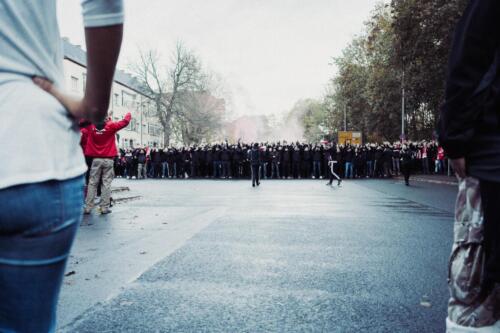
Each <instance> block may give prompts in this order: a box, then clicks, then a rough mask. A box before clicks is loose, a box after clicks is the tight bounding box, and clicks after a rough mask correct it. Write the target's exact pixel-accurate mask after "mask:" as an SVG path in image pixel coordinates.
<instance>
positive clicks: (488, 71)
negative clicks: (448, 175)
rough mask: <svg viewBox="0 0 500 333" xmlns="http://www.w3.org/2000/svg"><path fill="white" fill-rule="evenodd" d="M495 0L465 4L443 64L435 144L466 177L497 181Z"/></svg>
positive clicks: (499, 52) (499, 6)
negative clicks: (460, 162) (462, 161)
mask: <svg viewBox="0 0 500 333" xmlns="http://www.w3.org/2000/svg"><path fill="white" fill-rule="evenodd" d="M499 18H500V1H498V0H474V1H470V3H469V5H468V7H467V9H466V10H465V13H464V15H463V17H462V19H461V20H460V22H459V23H458V26H457V29H456V31H455V37H454V40H453V46H452V51H451V55H450V60H449V69H448V72H449V73H448V78H447V87H446V96H445V103H444V105H443V107H442V109H441V118H440V124H439V130H438V131H439V141H440V143H441V144H442V145H443V147H444V149H445V151H446V153H447V155H448V156H449V157H450V158H460V157H465V158H466V159H467V166H468V168H469V172H470V174H471V175H472V176H475V177H478V178H480V179H489V180H493V181H494V180H497V181H499V180H500V131H499V124H500V122H499V119H498V112H497V110H498V109H499V106H500V103H499V98H498V92H499V91H500V74H499V64H500V43H499V42H500V19H499Z"/></svg>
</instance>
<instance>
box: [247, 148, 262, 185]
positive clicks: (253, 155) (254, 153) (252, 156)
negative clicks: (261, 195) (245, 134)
mask: <svg viewBox="0 0 500 333" xmlns="http://www.w3.org/2000/svg"><path fill="white" fill-rule="evenodd" d="M248 155H249V156H248V159H249V160H250V165H251V167H252V187H255V185H257V186H259V185H260V160H261V157H260V155H261V152H260V149H259V144H258V143H254V145H253V147H252V149H250V150H249V152H248Z"/></svg>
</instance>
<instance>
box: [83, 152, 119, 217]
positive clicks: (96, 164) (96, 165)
mask: <svg viewBox="0 0 500 333" xmlns="http://www.w3.org/2000/svg"><path fill="white" fill-rule="evenodd" d="M101 177H102V187H101V203H100V204H99V206H100V207H101V210H103V211H105V210H107V209H109V205H110V200H111V183H112V182H113V178H114V177H115V171H114V161H113V160H112V159H110V158H94V160H93V161H92V167H91V168H90V177H89V187H88V190H87V198H86V199H85V210H86V211H90V210H92V208H94V200H95V197H96V195H97V186H99V180H100V179H101Z"/></svg>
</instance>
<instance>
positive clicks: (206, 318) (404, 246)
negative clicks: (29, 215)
mask: <svg viewBox="0 0 500 333" xmlns="http://www.w3.org/2000/svg"><path fill="white" fill-rule="evenodd" d="M324 184H325V182H324V181H313V180H311V181H292V180H290V181H264V182H263V184H262V186H261V187H260V188H256V189H254V188H251V186H250V182H243V181H208V180H206V181H204V180H202V181H190V180H185V181H171V180H157V181H154V180H151V181H150V180H148V181H125V180H118V181H116V182H115V185H118V186H130V189H131V191H130V192H124V193H121V194H117V195H116V196H122V197H123V196H125V197H127V196H141V198H139V199H135V200H131V201H128V202H122V203H120V204H119V205H117V206H116V207H115V208H114V211H113V213H112V214H111V215H109V216H106V217H99V216H92V217H91V218H87V219H85V220H84V223H83V225H82V227H81V230H80V232H79V235H78V238H77V241H76V244H75V247H74V251H73V255H72V257H71V260H70V263H69V265H68V269H67V273H68V277H66V279H65V282H64V287H63V291H62V293H61V302H60V305H59V329H58V331H59V332H444V328H445V325H444V322H445V317H446V302H447V298H448V293H447V284H446V274H447V268H446V267H447V260H448V256H449V253H450V249H451V241H452V229H453V226H452V222H453V221H452V220H453V216H452V211H453V202H454V195H455V188H454V187H453V186H450V185H439V184H430V183H424V182H415V183H414V186H412V187H410V188H406V187H405V186H404V185H403V184H402V183H401V182H400V181H397V180H386V181H379V180H362V181H351V182H346V183H345V185H344V186H343V187H342V188H331V187H327V186H325V185H324Z"/></svg>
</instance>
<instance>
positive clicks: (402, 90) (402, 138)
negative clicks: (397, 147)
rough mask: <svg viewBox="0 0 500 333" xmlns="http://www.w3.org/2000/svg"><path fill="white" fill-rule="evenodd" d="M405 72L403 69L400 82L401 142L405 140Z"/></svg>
mask: <svg viewBox="0 0 500 333" xmlns="http://www.w3.org/2000/svg"><path fill="white" fill-rule="evenodd" d="M405 93H406V92H405V70H404V68H403V78H402V80H401V141H403V140H404V138H405V116H406V112H405V111H406V110H405V104H406V103H405V97H406V96H405Z"/></svg>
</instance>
